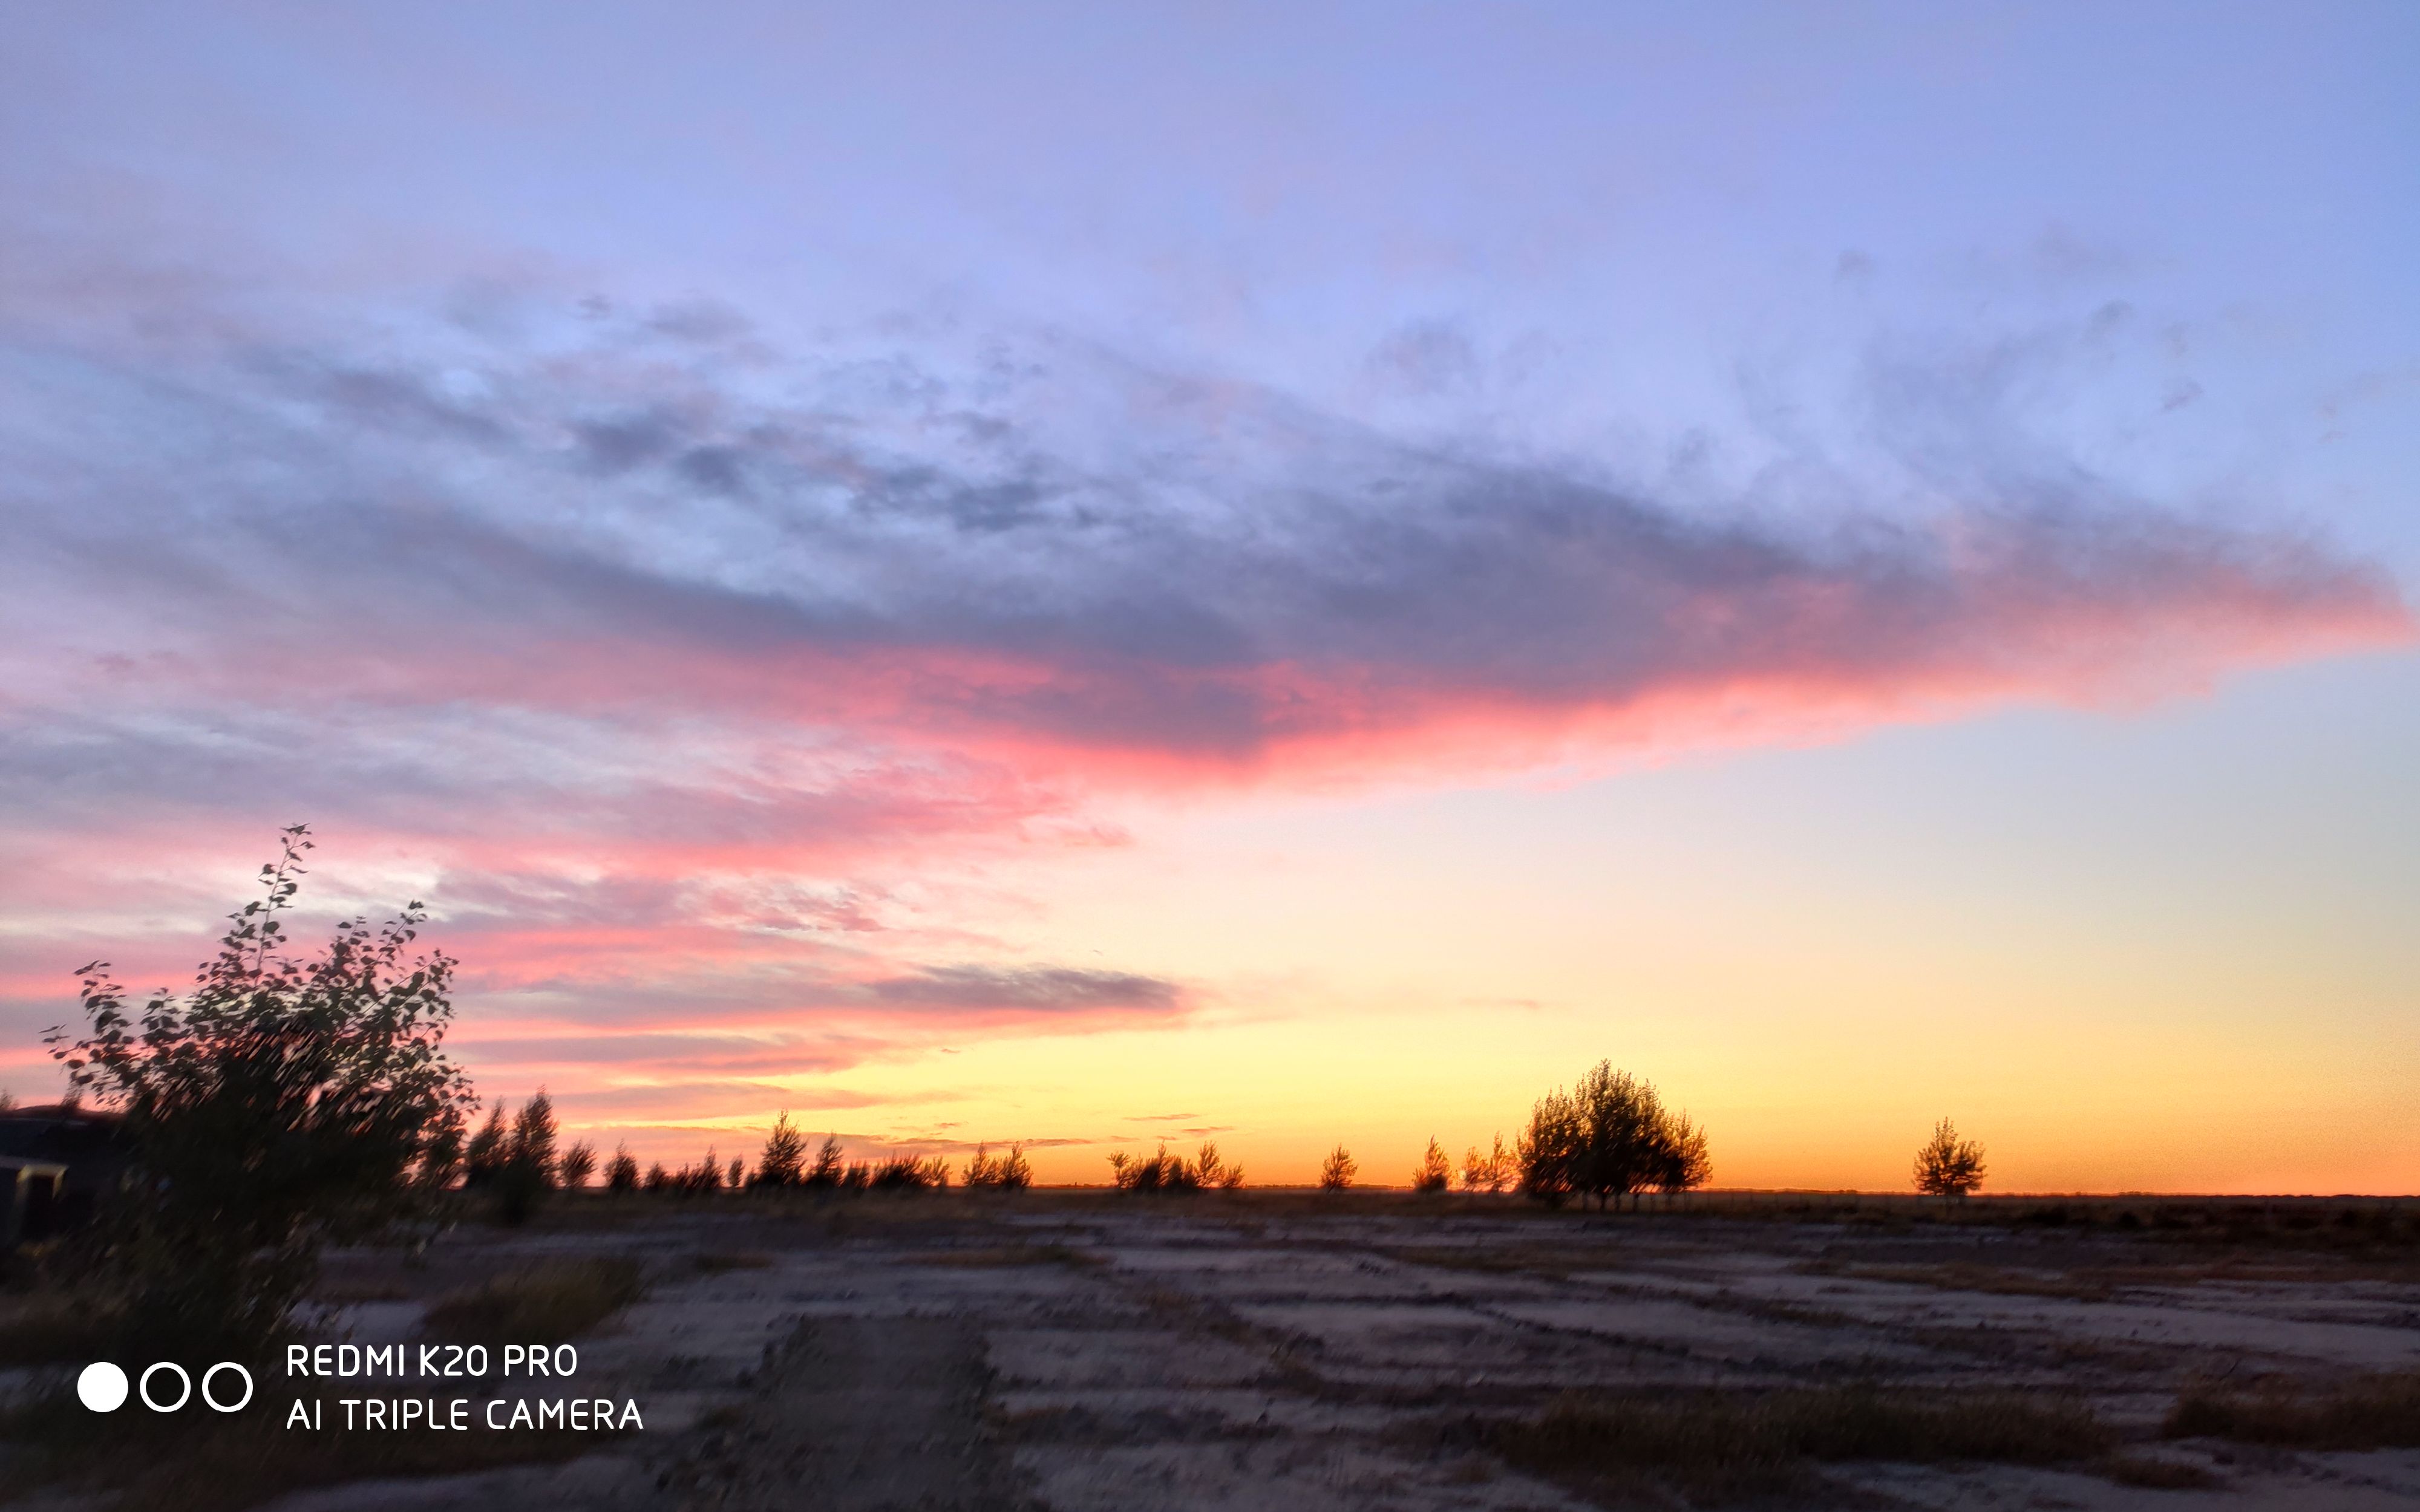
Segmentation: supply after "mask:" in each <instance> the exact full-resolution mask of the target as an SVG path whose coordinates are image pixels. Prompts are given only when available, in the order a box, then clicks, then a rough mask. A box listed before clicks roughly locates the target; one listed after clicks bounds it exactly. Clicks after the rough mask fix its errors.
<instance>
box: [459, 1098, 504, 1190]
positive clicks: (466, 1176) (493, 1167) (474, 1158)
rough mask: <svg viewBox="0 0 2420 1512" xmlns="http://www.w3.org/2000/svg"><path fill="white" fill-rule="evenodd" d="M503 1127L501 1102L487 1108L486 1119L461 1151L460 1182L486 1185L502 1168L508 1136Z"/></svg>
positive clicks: (471, 1184) (470, 1184)
mask: <svg viewBox="0 0 2420 1512" xmlns="http://www.w3.org/2000/svg"><path fill="white" fill-rule="evenodd" d="M510 1137H511V1136H510V1134H509V1133H508V1132H507V1131H506V1130H505V1128H504V1104H503V1103H497V1104H496V1105H495V1106H494V1107H491V1108H489V1110H488V1121H487V1122H486V1123H484V1124H482V1125H481V1126H480V1128H479V1132H478V1133H477V1134H473V1135H472V1136H471V1144H470V1147H469V1148H468V1149H465V1150H464V1151H463V1152H462V1184H463V1185H464V1186H486V1185H487V1184H488V1183H489V1182H490V1181H492V1180H495V1179H496V1173H497V1172H498V1171H501V1170H503V1169H504V1147H505V1144H506V1142H507V1141H508V1140H509V1138H510Z"/></svg>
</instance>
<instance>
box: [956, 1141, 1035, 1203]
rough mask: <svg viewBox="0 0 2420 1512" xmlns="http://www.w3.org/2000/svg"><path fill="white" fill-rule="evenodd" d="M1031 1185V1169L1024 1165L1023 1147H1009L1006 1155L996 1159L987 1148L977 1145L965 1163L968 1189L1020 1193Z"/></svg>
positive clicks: (1029, 1166)
mask: <svg viewBox="0 0 2420 1512" xmlns="http://www.w3.org/2000/svg"><path fill="white" fill-rule="evenodd" d="M1032 1184H1033V1167H1032V1165H1028V1164H1027V1163H1026V1159H1025V1147H1024V1146H1023V1145H1011V1146H1009V1147H1008V1153H1007V1154H1005V1155H1001V1156H998V1157H995V1156H993V1155H992V1154H991V1152H990V1148H989V1147H988V1146H985V1145H977V1146H976V1147H975V1152H974V1156H973V1158H972V1159H970V1160H969V1161H968V1162H967V1185H968V1186H970V1187H992V1188H995V1189H997V1190H1000V1191H1002V1192H1022V1191H1024V1190H1025V1189H1026V1188H1027V1187H1029V1186H1032Z"/></svg>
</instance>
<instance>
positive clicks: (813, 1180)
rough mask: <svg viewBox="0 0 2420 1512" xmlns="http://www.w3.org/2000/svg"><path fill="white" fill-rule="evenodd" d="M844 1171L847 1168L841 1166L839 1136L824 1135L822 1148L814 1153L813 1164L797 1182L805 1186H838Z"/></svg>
mask: <svg viewBox="0 0 2420 1512" xmlns="http://www.w3.org/2000/svg"><path fill="white" fill-rule="evenodd" d="M846 1170H847V1167H846V1166H845V1165H842V1164H841V1149H840V1136H839V1135H838V1134H826V1135H824V1142H823V1145H822V1147H821V1148H819V1149H816V1151H815V1159H814V1165H809V1166H808V1167H807V1171H806V1175H804V1176H803V1177H801V1178H799V1180H800V1181H801V1182H802V1183H803V1184H805V1185H807V1186H815V1187H831V1186H839V1185H840V1184H841V1179H842V1177H843V1175H844V1174H845V1172H846Z"/></svg>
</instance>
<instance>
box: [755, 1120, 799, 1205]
mask: <svg viewBox="0 0 2420 1512" xmlns="http://www.w3.org/2000/svg"><path fill="white" fill-rule="evenodd" d="M806 1164H807V1141H806V1137H805V1136H804V1135H802V1134H799V1131H798V1130H796V1129H794V1128H792V1127H791V1126H790V1115H789V1114H788V1113H787V1112H784V1113H783V1115H782V1116H781V1117H780V1118H778V1119H774V1120H773V1132H772V1133H770V1134H767V1135H766V1136H765V1149H764V1152H763V1153H762V1154H760V1155H758V1156H757V1157H756V1184H757V1185H758V1186H776V1187H779V1186H798V1185H799V1184H800V1183H801V1182H803V1181H804V1180H805V1179H806Z"/></svg>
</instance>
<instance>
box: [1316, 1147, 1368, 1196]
mask: <svg viewBox="0 0 2420 1512" xmlns="http://www.w3.org/2000/svg"><path fill="white" fill-rule="evenodd" d="M1360 1168H1361V1167H1360V1166H1359V1165H1356V1164H1354V1160H1353V1152H1352V1151H1351V1150H1349V1149H1345V1148H1344V1147H1343V1146H1342V1145H1339V1146H1337V1147H1336V1148H1335V1149H1331V1150H1329V1151H1328V1152H1327V1158H1326V1160H1324V1161H1321V1162H1320V1163H1319V1189H1320V1190H1321V1191H1322V1192H1342V1191H1343V1190H1344V1189H1345V1188H1346V1187H1348V1186H1351V1185H1352V1184H1353V1177H1354V1173H1355V1172H1357V1171H1358V1170H1360Z"/></svg>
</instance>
